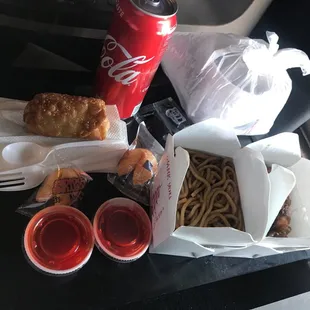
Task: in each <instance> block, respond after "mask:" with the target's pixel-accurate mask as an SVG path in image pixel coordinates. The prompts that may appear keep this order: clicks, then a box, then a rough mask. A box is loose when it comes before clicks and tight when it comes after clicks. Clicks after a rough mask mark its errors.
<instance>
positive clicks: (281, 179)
mask: <svg viewBox="0 0 310 310" xmlns="http://www.w3.org/2000/svg"><path fill="white" fill-rule="evenodd" d="M269 180H270V187H271V190H270V199H269V216H268V222H267V226H266V230H265V233H264V236H266V235H267V233H268V231H269V230H270V228H271V226H272V224H273V222H274V221H275V219H276V217H277V216H278V214H279V212H280V210H281V208H282V206H283V204H284V202H285V200H286V198H287V197H288V195H289V194H290V193H291V191H292V189H293V188H294V187H295V184H296V178H295V175H294V173H293V172H292V171H290V170H288V169H287V168H284V167H281V166H278V165H272V170H271V172H270V173H269Z"/></svg>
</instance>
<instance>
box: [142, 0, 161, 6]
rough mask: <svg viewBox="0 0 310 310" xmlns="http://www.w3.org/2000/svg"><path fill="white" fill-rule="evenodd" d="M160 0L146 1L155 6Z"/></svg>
mask: <svg viewBox="0 0 310 310" xmlns="http://www.w3.org/2000/svg"><path fill="white" fill-rule="evenodd" d="M159 2H160V0H145V3H147V4H150V5H153V6H158V5H159Z"/></svg>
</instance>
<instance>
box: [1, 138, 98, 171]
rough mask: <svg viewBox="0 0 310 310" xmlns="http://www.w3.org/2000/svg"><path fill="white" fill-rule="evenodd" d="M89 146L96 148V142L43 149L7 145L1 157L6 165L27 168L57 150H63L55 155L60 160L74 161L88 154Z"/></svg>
mask: <svg viewBox="0 0 310 310" xmlns="http://www.w3.org/2000/svg"><path fill="white" fill-rule="evenodd" d="M90 146H94V147H97V148H98V147H99V144H98V141H87V143H85V142H72V143H65V144H60V145H56V146H53V147H43V146H40V145H39V144H36V143H33V142H16V143H11V144H9V145H7V146H6V147H5V148H4V149H3V150H2V157H3V159H4V160H5V161H7V162H8V163H11V164H15V165H24V166H28V165H33V164H37V163H40V162H42V161H43V160H45V159H46V158H47V157H48V156H49V155H50V154H51V153H52V152H55V151H58V150H63V151H62V152H61V153H60V152H59V153H57V154H59V156H60V157H61V159H62V160H67V157H70V158H68V159H76V158H79V157H82V156H85V155H87V153H88V154H89V151H90V150H89V147H90ZM74 148H75V150H74ZM72 157H73V158H72Z"/></svg>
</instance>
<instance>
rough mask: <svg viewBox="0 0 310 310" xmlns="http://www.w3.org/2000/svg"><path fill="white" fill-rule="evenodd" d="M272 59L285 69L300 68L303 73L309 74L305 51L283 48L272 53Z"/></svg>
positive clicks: (308, 63)
mask: <svg viewBox="0 0 310 310" xmlns="http://www.w3.org/2000/svg"><path fill="white" fill-rule="evenodd" d="M274 61H275V62H276V63H277V64H278V65H279V66H280V67H282V68H284V69H285V70H287V69H290V68H300V69H301V71H302V74H303V75H308V74H310V60H309V57H308V56H307V54H306V53H304V52H303V51H301V50H298V49H295V48H283V49H281V50H279V51H278V52H277V53H276V54H275V55H274Z"/></svg>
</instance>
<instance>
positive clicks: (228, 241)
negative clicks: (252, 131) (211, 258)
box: [150, 119, 310, 257]
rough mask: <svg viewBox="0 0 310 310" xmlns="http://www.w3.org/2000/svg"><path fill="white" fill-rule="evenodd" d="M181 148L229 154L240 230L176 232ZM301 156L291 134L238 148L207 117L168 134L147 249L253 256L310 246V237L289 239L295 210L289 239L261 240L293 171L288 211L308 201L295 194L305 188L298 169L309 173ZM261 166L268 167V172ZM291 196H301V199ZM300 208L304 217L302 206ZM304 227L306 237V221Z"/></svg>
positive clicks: (184, 158) (184, 161)
mask: <svg viewBox="0 0 310 310" xmlns="http://www.w3.org/2000/svg"><path fill="white" fill-rule="evenodd" d="M184 148H186V149H192V150H198V151H202V152H205V153H208V154H214V155H218V156H223V157H231V158H233V161H234V165H235V170H236V174H237V180H238V187H239V192H240V198H241V205H242V211H243V217H244V222H245V232H242V231H239V230H236V229H233V228H227V227H225V228H209V227H208V228H200V227H189V226H186V227H185V226H182V227H179V228H178V229H176V230H175V223H176V210H177V201H178V197H179V193H180V190H181V187H182V183H183V180H184V177H185V174H186V171H187V169H188V167H189V155H188V152H187V151H186V150H185V149H184ZM300 157H301V156H300V147H299V141H298V136H297V135H296V134H290V133H285V134H280V135H277V136H275V137H272V138H269V139H265V140H261V141H259V142H256V143H253V144H250V145H248V146H247V147H245V148H241V146H240V143H239V140H238V138H237V136H236V135H235V133H234V131H233V129H232V128H230V127H229V126H228V125H227V124H226V123H224V122H223V121H220V120H217V119H209V120H207V121H204V122H201V123H198V124H195V125H192V126H190V127H187V128H185V129H183V130H182V131H180V132H178V133H176V134H175V135H174V136H173V137H172V136H168V138H167V143H166V148H165V153H164V155H163V157H162V160H161V162H160V164H159V171H158V175H157V176H156V178H155V180H154V184H153V187H152V192H151V206H152V229H153V239H152V244H151V247H150V252H151V253H158V254H170V255H179V256H187V257H201V256H206V255H224V256H238V257H258V256H265V255H271V254H277V253H282V252H283V251H284V249H286V250H287V251H292V250H298V249H300V248H301V247H302V248H303V249H304V248H310V239H307V238H306V239H300V238H299V237H300V234H299V235H298V238H297V239H296V238H295V237H294V238H293V236H294V234H296V233H297V234H298V229H297V228H296V225H297V224H295V221H296V222H299V221H297V215H298V212H294V213H293V214H292V222H291V227H292V232H291V234H290V235H289V238H266V235H267V233H268V231H269V229H270V227H271V225H272V223H273V221H274V220H275V218H276V216H277V214H278V213H279V211H280V209H281V207H282V205H283V203H284V201H285V200H286V198H287V196H288V195H289V194H290V193H291V191H292V189H293V188H294V187H295V183H296V178H295V175H296V177H297V183H296V187H295V189H294V191H293V192H292V196H291V199H292V210H295V209H296V210H297V209H298V210H300V209H302V208H301V206H303V203H304V202H305V201H310V199H306V198H305V197H303V195H300V194H298V192H299V191H300V190H302V191H303V192H304V191H305V187H304V185H305V175H304V174H303V173H302V170H303V169H305V168H307V169H309V172H310V162H309V161H307V160H303V159H301V160H300ZM297 162H298V163H297ZM296 163H297V164H296ZM266 164H267V165H271V166H272V171H271V172H270V173H269V174H268V173H267V169H266ZM294 164H296V165H295V166H294ZM291 166H292V167H291ZM297 172H300V173H297ZM300 175H303V177H302V178H301V176H300ZM308 175H309V174H308ZM305 195H306V194H305ZM307 195H309V194H307ZM296 197H298V198H300V197H301V198H302V200H303V203H301V202H300V201H298V198H296ZM309 198H310V197H309ZM309 210H310V208H309ZM300 212H301V213H302V215H303V216H305V210H303V211H300ZM299 217H300V215H299ZM306 226H307V225H306ZM307 229H308V231H309V234H308V236H309V237H310V226H309V224H308V226H307ZM294 231H295V232H294Z"/></svg>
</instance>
